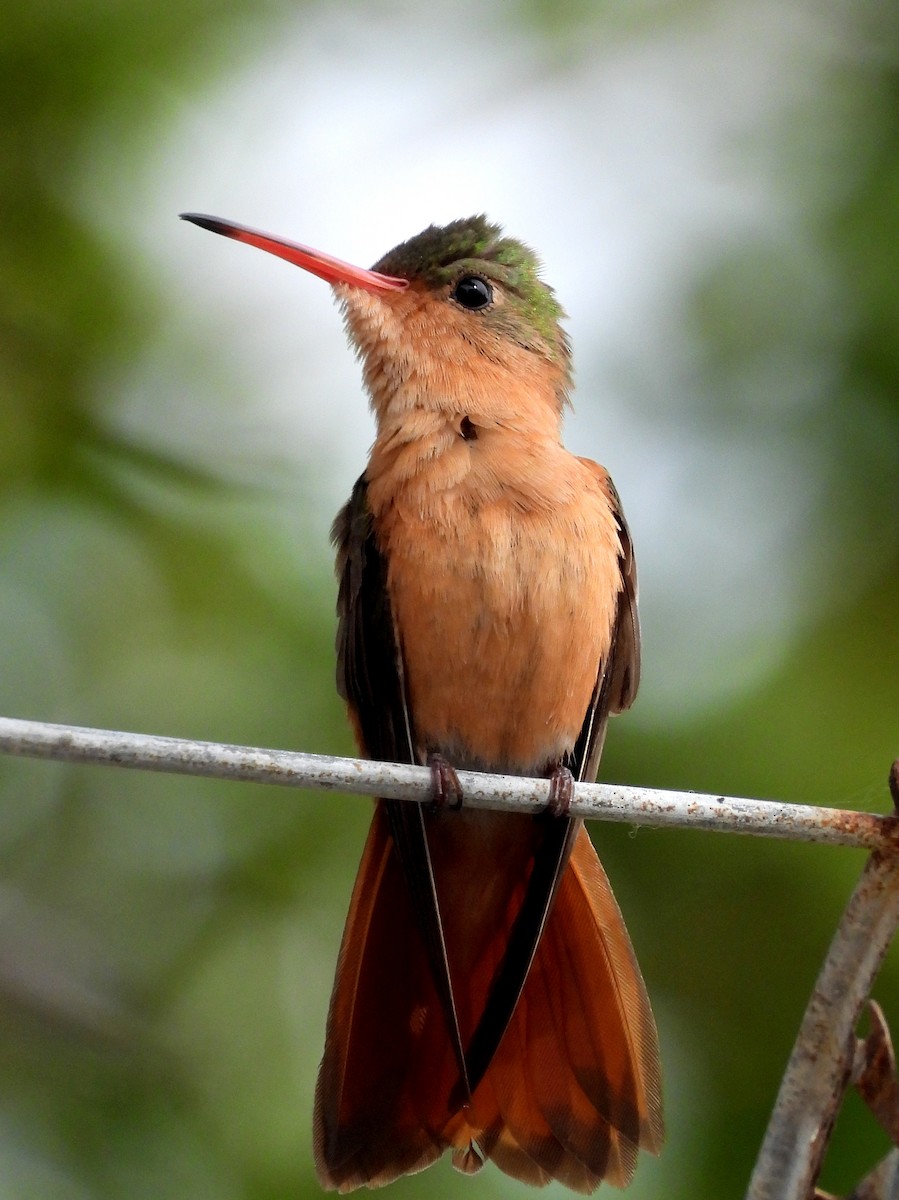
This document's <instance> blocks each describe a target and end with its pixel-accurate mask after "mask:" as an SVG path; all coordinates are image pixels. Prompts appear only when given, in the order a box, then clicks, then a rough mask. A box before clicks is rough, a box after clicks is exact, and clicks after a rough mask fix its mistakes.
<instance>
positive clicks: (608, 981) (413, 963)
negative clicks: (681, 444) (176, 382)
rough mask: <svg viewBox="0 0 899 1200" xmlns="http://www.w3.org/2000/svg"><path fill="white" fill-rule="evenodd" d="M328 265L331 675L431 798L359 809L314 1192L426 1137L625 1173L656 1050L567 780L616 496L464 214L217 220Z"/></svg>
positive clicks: (516, 274)
mask: <svg viewBox="0 0 899 1200" xmlns="http://www.w3.org/2000/svg"><path fill="white" fill-rule="evenodd" d="M184 216H185V219H186V220H189V221H193V222H194V223H195V224H197V225H200V226H202V227H203V228H206V229H210V230H212V231H213V232H215V233H220V234H224V235H225V236H227V237H230V238H234V239H235V240H237V241H239V242H246V243H248V244H250V245H253V246H257V247H259V248H260V249H262V250H267V251H269V252H270V253H273V254H276V255H278V256H279V257H281V258H285V259H287V261H288V262H291V263H294V264H296V265H297V266H300V267H302V268H304V269H305V270H306V271H310V272H311V273H312V274H314V275H318V276H320V277H321V278H323V279H325V280H327V282H328V283H330V284H331V285H332V287H333V289H334V292H335V295H336V297H337V299H338V301H339V303H340V305H341V307H342V309H343V313H344V317H345V321H346V326H347V330H348V333H349V338H350V341H351V343H352V344H353V346H354V348H355V349H356V352H357V353H358V355H359V357H360V358H361V360H362V368H363V375H364V379H365V384H366V387H367V390H368V393H369V396H370V399H371V405H372V408H373V410H374V414H375V418H376V423H377V432H376V437H375V442H374V445H373V447H372V450H371V454H370V457H369V460H368V465H367V466H366V468H365V470H364V472H363V473H362V475H361V476H360V477H359V479H358V481H357V482H356V485H355V487H354V488H353V493H352V496H351V498H350V500H349V502H348V503H347V504H346V506H345V507H344V508H343V509H342V510H341V512H340V514H339V515H338V517H337V520H336V521H335V523H334V528H333V539H334V542H335V544H336V549H337V574H338V578H339V599H338V616H339V621H338V634H337V660H338V661H337V681H338V688H339V691H340V693H341V695H342V696H343V698H344V700H345V701H346V704H347V708H348V712H349V716H350V720H351V722H352V726H353V730H354V733H355V737H356V741H357V743H358V746H359V749H360V752H361V753H362V754H363V755H366V756H368V757H372V758H376V759H382V760H388V761H396V762H408V763H421V764H430V765H431V768H432V774H433V779H434V791H435V802H434V803H433V804H432V805H431V806H429V807H428V806H420V805H417V804H412V803H404V802H400V801H392V800H379V801H377V802H376V808H375V814H374V818H373V821H372V824H371V829H370V831H369V834H368V840H367V842H366V844H365V849H364V851H363V855H362V862H361V864H360V867H359V873H358V876H357V879H356V884H355V887H354V890H353V895H352V900H351V903H350V910H349V915H348V917H347V922H346V928H345V930H344V935H343V942H342V945H341V949H340V956H339V959H338V964H337V977H336V980H335V983H334V991H333V994H332V997H331V1005H330V1012H329V1016H328V1023H327V1033H326V1038H325V1050H324V1057H323V1059H322V1063H321V1068H320V1072H319V1077H318V1085H317V1090H316V1097H315V1115H314V1151H315V1162H316V1167H317V1170H318V1174H319V1178H320V1180H321V1183H322V1185H323V1186H324V1187H326V1188H331V1189H337V1190H339V1191H342V1192H343V1191H350V1190H352V1189H353V1188H357V1187H360V1186H363V1185H364V1186H368V1187H377V1186H380V1185H382V1184H385V1183H389V1182H390V1181H391V1180H393V1179H396V1178H397V1177H398V1176H400V1175H405V1174H409V1173H412V1172H415V1171H419V1170H421V1169H423V1168H424V1167H426V1166H428V1165H429V1164H431V1163H432V1162H434V1161H435V1160H436V1159H437V1158H439V1157H440V1156H441V1154H443V1152H444V1151H446V1150H449V1151H451V1153H452V1161H453V1165H454V1166H456V1167H457V1168H458V1169H459V1170H461V1171H463V1172H466V1173H473V1172H475V1171H477V1170H479V1169H480V1168H481V1167H482V1166H483V1164H484V1162H485V1161H486V1160H487V1159H491V1160H492V1161H493V1162H494V1163H495V1164H496V1165H497V1166H498V1167H499V1168H500V1170H502V1171H505V1172H506V1173H507V1174H509V1175H511V1176H514V1177H515V1178H517V1179H521V1180H524V1181H526V1182H528V1183H531V1184H536V1185H543V1184H545V1183H547V1182H548V1181H550V1180H552V1179H556V1180H559V1181H560V1182H562V1183H563V1184H566V1185H567V1186H568V1187H570V1188H572V1189H573V1190H575V1191H578V1192H591V1191H593V1190H594V1189H595V1188H596V1187H597V1186H598V1184H599V1183H600V1182H601V1181H603V1180H606V1181H607V1182H609V1183H612V1184H615V1185H617V1186H624V1185H626V1184H627V1183H628V1182H629V1180H630V1178H631V1176H632V1174H633V1172H634V1169H635V1165H636V1161H637V1155H638V1150H639V1149H645V1150H649V1151H651V1152H653V1153H658V1151H659V1149H660V1148H661V1143H662V1137H663V1121H662V1107H661V1084H660V1065H659V1051H658V1041H657V1035H656V1029H655V1023H654V1021H653V1016H652V1012H651V1009H650V1005H649V1000H648V998H647V995H646V989H645V986H644V984H643V979H642V977H641V975H640V970H639V967H638V965H637V961H636V958H635V956H634V952H633V949H632V947H631V943H630V939H629V937H628V933H627V930H626V928H625V925H624V921H623V919H622V916H621V913H620V911H619V909H618V906H617V904H616V902H615V898H614V896H613V894H612V891H611V888H610V886H609V883H608V880H607V878H606V875H605V873H604V871H603V869H602V867H601V865H600V863H599V860H598V858H597V856H596V852H595V851H594V849H593V845H592V843H591V841H590V839H589V837H588V836H587V833H586V830H585V829H584V827H583V823H582V821H580V820H577V819H575V818H573V817H572V816H570V815H569V812H568V803H569V801H570V795H571V789H572V780H593V779H594V778H595V776H596V772H597V768H598V765H599V758H600V754H601V752H602V746H603V740H604V737H605V732H606V725H607V722H608V718H609V716H610V714H612V713H617V712H621V711H622V710H623V709H626V708H628V707H629V706H630V704H631V703H632V701H633V699H634V695H635V693H636V690H637V683H638V679H639V673H640V634H639V624H638V619H637V580H636V571H635V567H634V555H633V550H632V547H631V539H630V534H629V532H628V527H627V525H626V523H625V520H624V517H623V515H622V511H621V504H620V502H619V499H618V495H617V492H616V491H615V488H614V486H613V484H612V482H611V480H610V478H609V476H608V474H607V473H606V471H605V470H604V469H603V468H602V467H600V466H598V465H597V464H596V463H594V462H591V461H589V460H588V459H585V458H578V457H576V456H575V455H573V454H570V453H569V452H568V451H567V450H566V449H565V448H564V447H563V445H562V442H561V424H562V416H563V412H564V409H565V405H566V402H567V398H568V392H569V388H570V385H571V369H570V354H569V346H568V341H567V339H566V336H565V334H564V333H563V331H562V328H561V326H560V320H561V318H562V317H563V315H564V314H563V312H562V309H561V307H560V305H559V303H558V301H557V300H556V298H555V295H554V293H553V291H552V290H551V289H550V288H549V287H548V286H547V285H546V284H545V283H544V282H543V281H542V280H541V279H540V277H539V273H538V262H537V259H536V257H535V255H534V254H533V253H532V252H531V251H530V250H529V249H528V248H527V247H526V246H524V245H523V244H522V243H520V242H518V241H515V240H513V239H511V238H509V237H505V236H503V233H502V230H501V229H500V227H499V226H497V225H494V224H491V223H490V222H489V221H488V220H487V219H486V218H485V217H483V216H476V217H472V218H470V219H467V220H460V221H454V222H453V223H451V224H449V225H446V226H444V227H436V226H431V227H430V228H428V229H426V230H425V231H424V232H423V233H420V234H418V235H417V236H416V237H413V238H411V239H410V240H409V241H407V242H404V243H402V244H401V245H399V246H397V247H396V248H395V249H393V250H391V251H390V252H389V253H388V254H386V255H384V257H383V258H381V259H380V260H379V261H378V262H377V263H376V264H375V266H374V267H373V268H372V269H371V270H365V269H363V268H360V267H354V266H350V265H349V264H347V263H344V262H342V261H340V260H339V259H336V258H332V257H331V256H330V255H326V254H322V253H320V252H318V251H316V250H311V249H309V248H308V247H306V246H301V245H298V244H296V243H293V242H289V241H286V240H283V239H281V238H277V237H273V236H271V235H269V234H265V233H260V232H257V231H255V230H251V229H248V228H246V227H244V226H241V225H237V224H234V223H233V222H230V221H223V220H219V219H218V218H213V217H206V216H199V215H196V214H184ZM454 768H459V769H462V768H464V769H465V770H475V771H476V770H484V771H494V772H500V773H507V774H514V775H527V776H533V775H544V776H547V777H549V778H550V780H551V781H552V782H551V790H550V795H551V798H552V799H551V803H550V807H549V809H548V810H547V812H546V813H543V814H541V815H539V816H537V817H530V816H524V815H520V814H510V813H498V812H486V811H480V810H478V811H475V810H472V809H466V808H465V807H464V802H462V803H461V806H460V801H461V800H462V798H461V794H460V793H459V791H458V781H457V779H456V777H455V771H454Z"/></svg>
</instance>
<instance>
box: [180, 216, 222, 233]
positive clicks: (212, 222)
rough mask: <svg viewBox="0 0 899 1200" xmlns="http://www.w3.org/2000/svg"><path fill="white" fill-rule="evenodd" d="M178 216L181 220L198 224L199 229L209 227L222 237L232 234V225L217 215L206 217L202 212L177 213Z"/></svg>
mask: <svg viewBox="0 0 899 1200" xmlns="http://www.w3.org/2000/svg"><path fill="white" fill-rule="evenodd" d="M178 216H179V217H180V218H181V220H182V221H190V222H191V224H192V225H199V226H200V228H201V229H210V230H211V231H212V232H213V233H220V234H222V235H223V236H224V237H233V236H234V227H233V226H232V225H230V224H229V223H228V222H227V221H222V220H220V219H219V218H218V217H207V216H205V215H204V214H203V213H179V214H178Z"/></svg>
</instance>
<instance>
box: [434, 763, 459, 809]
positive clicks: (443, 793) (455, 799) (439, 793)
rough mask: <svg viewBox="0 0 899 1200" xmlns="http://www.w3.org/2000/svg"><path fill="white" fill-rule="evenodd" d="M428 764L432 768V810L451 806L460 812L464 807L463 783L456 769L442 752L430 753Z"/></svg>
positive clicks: (450, 807)
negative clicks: (460, 781)
mask: <svg viewBox="0 0 899 1200" xmlns="http://www.w3.org/2000/svg"><path fill="white" fill-rule="evenodd" d="M428 766H429V767H430V769H431V792H432V795H431V811H432V812H440V811H441V810H442V809H444V808H449V809H450V810H451V811H452V812H458V811H459V809H460V808H461V807H462V785H461V783H459V776H458V775H457V774H456V772H455V769H454V768H453V767H452V766H451V765H450V764H449V763H448V762H447V761H446V759H445V758H444V757H443V755H442V754H429V755H428Z"/></svg>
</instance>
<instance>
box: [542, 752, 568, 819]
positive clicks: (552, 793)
mask: <svg viewBox="0 0 899 1200" xmlns="http://www.w3.org/2000/svg"><path fill="white" fill-rule="evenodd" d="M573 799H574V776H573V775H572V774H571V772H570V771H569V770H568V768H567V767H563V766H562V765H561V764H556V766H554V767H553V769H552V771H551V772H550V775H549V803H548V804H547V806H546V811H547V812H548V813H549V814H550V816H553V817H567V816H568V810H569V809H570V808H571V801H572V800H573Z"/></svg>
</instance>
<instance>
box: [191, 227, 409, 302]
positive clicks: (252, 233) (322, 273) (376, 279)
mask: <svg viewBox="0 0 899 1200" xmlns="http://www.w3.org/2000/svg"><path fill="white" fill-rule="evenodd" d="M181 220H182V221H191V222H193V224H194V225H199V226H200V228H201V229H211V230H212V232H213V233H220V234H222V236H223V237H229V238H233V239H234V240H235V241H236V242H246V244H247V245H248V246H256V247H258V249H260V250H267V251H268V253H269V254H276V255H277V256H278V258H284V259H286V260H287V261H288V262H289V263H293V264H294V266H297V267H302V268H303V270H304V271H310V272H311V273H312V274H313V275H318V277H319V278H320V279H325V280H327V282H328V283H347V284H349V285H350V286H351V287H360V288H365V289H366V291H369V292H400V291H402V290H403V289H404V288H407V287H408V286H409V281H408V279H399V278H397V277H396V276H394V275H382V274H380V272H378V271H367V270H366V269H365V268H364V267H354V266H352V264H350V263H345V262H343V261H342V260H341V259H339V258H333V257H332V256H331V255H330V254H322V252H321V251H320V250H312V249H311V248H310V247H309V246H301V245H300V244H299V242H289V241H287V240H286V238H279V237H274V236H273V235H272V234H270V233H262V232H261V231H260V230H258V229H249V228H248V227H247V226H246V225H238V224H236V223H235V222H234V221H223V220H222V219H221V218H220V217H206V216H203V214H202V213H181Z"/></svg>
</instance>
